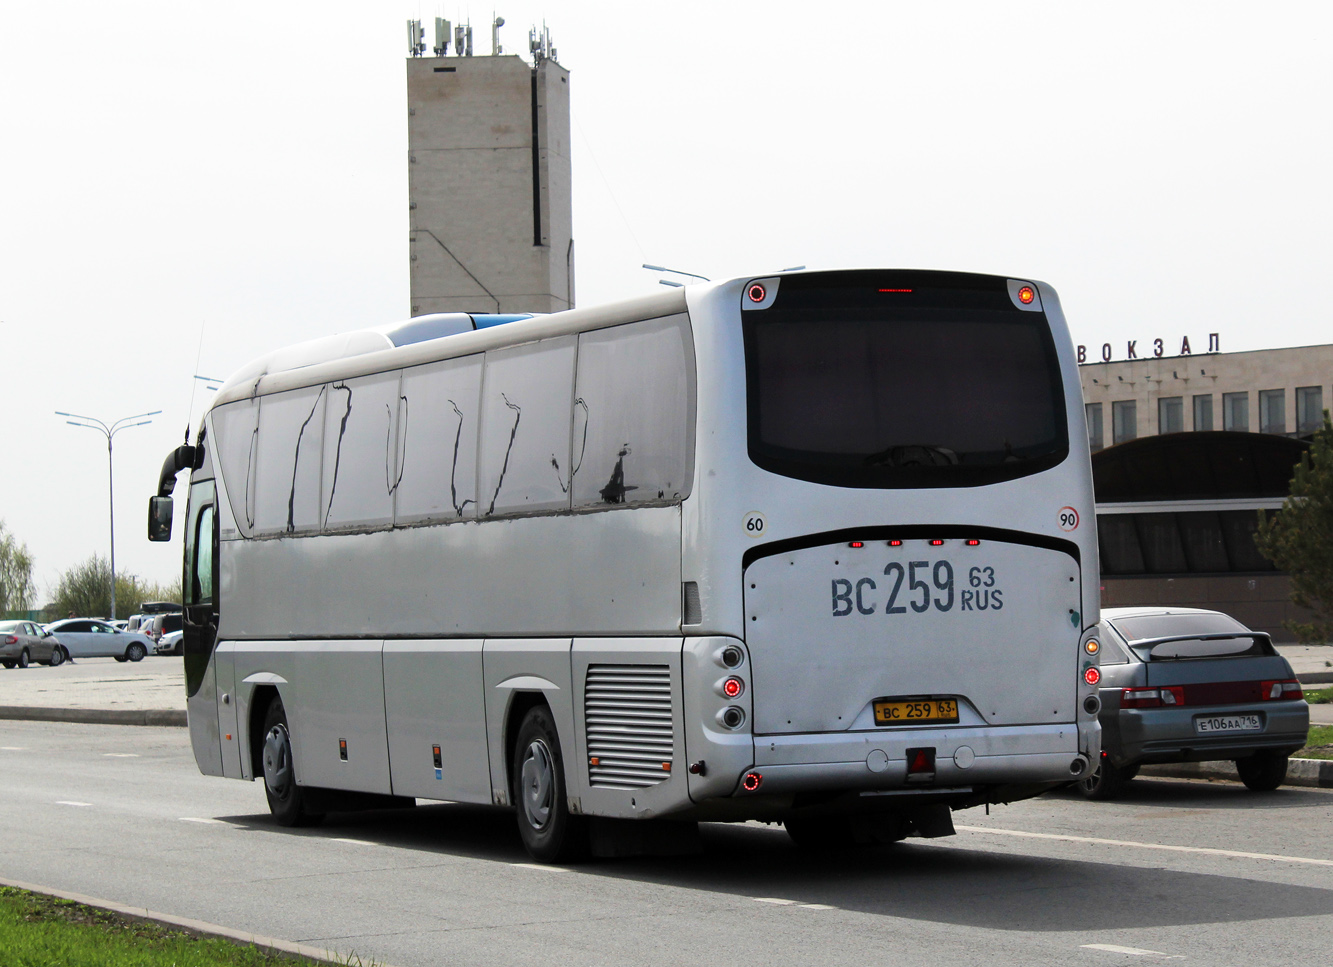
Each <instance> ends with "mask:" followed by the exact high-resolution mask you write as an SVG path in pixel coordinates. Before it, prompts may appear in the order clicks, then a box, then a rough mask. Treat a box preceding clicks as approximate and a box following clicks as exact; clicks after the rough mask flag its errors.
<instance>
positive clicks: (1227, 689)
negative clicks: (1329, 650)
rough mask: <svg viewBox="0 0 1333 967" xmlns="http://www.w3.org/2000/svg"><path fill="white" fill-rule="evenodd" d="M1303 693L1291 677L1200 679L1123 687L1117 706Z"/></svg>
mask: <svg viewBox="0 0 1333 967" xmlns="http://www.w3.org/2000/svg"><path fill="white" fill-rule="evenodd" d="M1303 695H1304V692H1302V690H1301V683H1300V682H1298V681H1296V680H1295V679H1294V678H1291V679H1283V680H1277V681H1265V682H1201V683H1199V684H1196V685H1170V686H1164V687H1160V688H1126V689H1124V690H1123V691H1122V692H1121V693H1120V707H1121V708H1175V707H1178V706H1183V705H1195V706H1197V705H1244V704H1247V703H1250V702H1273V701H1281V700H1283V699H1286V700H1290V699H1298V698H1301V697H1302V696H1303Z"/></svg>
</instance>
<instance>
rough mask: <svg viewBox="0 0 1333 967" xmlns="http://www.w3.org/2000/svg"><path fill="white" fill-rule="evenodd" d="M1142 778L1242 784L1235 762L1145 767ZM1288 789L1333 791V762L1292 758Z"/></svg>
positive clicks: (1288, 771)
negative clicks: (1219, 781) (1296, 787)
mask: <svg viewBox="0 0 1333 967" xmlns="http://www.w3.org/2000/svg"><path fill="white" fill-rule="evenodd" d="M1139 774H1140V775H1142V776H1154V777H1159V778H1166V779H1208V780H1221V781H1223V782H1240V776H1239V775H1237V773H1236V766H1235V764H1234V763H1231V762H1226V761H1222V762H1173V763H1171V764H1170V765H1160V766H1144V767H1143V768H1142V769H1140V770H1139ZM1282 784H1283V785H1284V786H1310V787H1314V788H1318V789H1333V759H1291V760H1290V761H1289V763H1288V765H1287V778H1286V780H1285V781H1284V782H1283V783H1282Z"/></svg>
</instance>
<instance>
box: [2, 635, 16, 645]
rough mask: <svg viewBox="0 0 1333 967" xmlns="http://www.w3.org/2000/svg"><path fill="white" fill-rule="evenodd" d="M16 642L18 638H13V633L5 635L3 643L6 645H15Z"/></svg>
mask: <svg viewBox="0 0 1333 967" xmlns="http://www.w3.org/2000/svg"><path fill="white" fill-rule="evenodd" d="M18 643H19V640H18V639H17V638H15V637H14V636H13V635H5V644H7V645H17V644H18Z"/></svg>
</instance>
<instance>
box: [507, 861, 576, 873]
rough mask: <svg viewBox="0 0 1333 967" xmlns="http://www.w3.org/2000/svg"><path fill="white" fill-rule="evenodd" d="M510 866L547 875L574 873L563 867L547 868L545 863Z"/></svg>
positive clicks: (511, 864)
mask: <svg viewBox="0 0 1333 967" xmlns="http://www.w3.org/2000/svg"><path fill="white" fill-rule="evenodd" d="M509 865H510V866H516V867H518V868H519V869H521V870H545V871H546V872H547V873H572V872H573V870H567V869H565V868H564V867H563V866H547V865H546V864H545V863H510V864H509Z"/></svg>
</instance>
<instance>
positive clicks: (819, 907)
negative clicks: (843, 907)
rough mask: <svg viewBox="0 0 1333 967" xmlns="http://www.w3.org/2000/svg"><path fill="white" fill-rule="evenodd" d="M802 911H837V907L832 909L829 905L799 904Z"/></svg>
mask: <svg viewBox="0 0 1333 967" xmlns="http://www.w3.org/2000/svg"><path fill="white" fill-rule="evenodd" d="M797 906H799V907H800V908H801V909H802V910H836V909H838V908H837V907H831V906H829V905H828V904H827V903H800V904H797Z"/></svg>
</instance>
